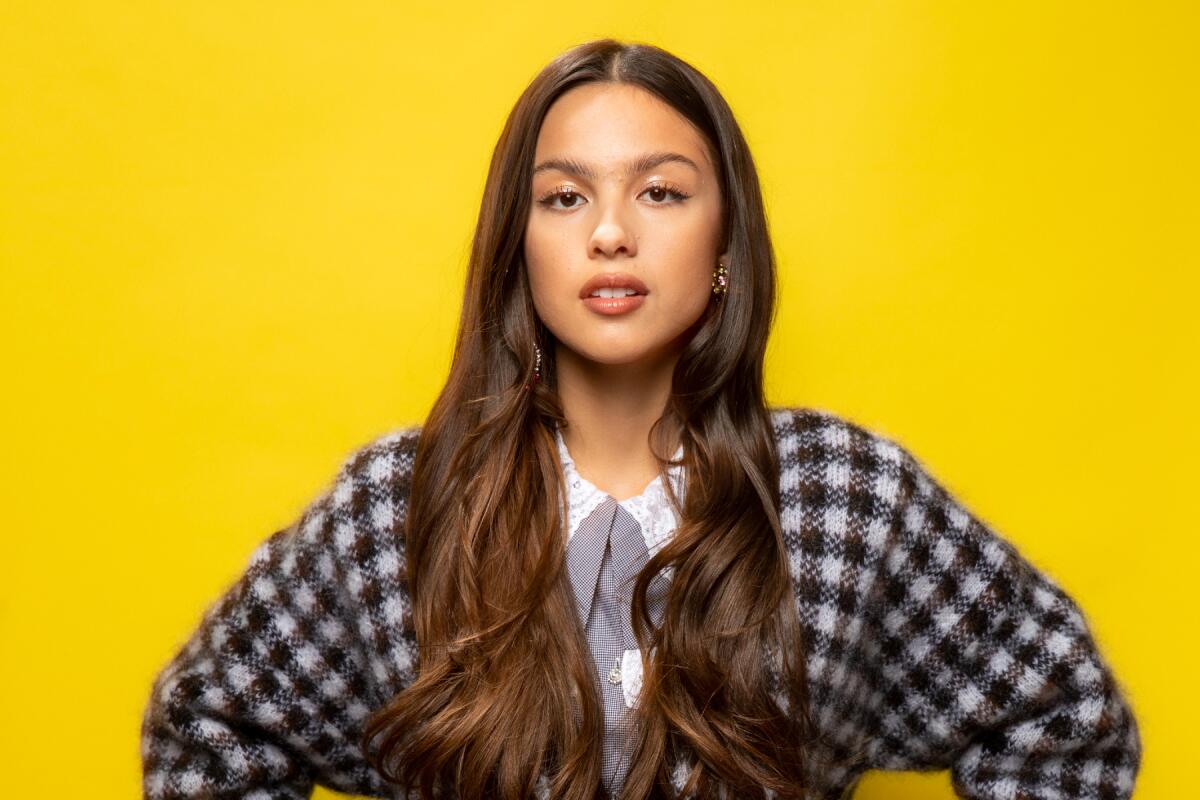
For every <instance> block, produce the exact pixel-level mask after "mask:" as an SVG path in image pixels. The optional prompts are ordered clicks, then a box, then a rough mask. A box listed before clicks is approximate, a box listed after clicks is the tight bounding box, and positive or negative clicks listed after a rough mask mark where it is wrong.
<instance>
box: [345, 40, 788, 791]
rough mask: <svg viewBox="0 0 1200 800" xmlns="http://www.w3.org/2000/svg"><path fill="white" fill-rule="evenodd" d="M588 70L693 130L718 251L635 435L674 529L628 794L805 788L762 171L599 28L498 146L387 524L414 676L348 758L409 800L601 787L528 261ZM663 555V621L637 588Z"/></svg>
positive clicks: (650, 54) (542, 77)
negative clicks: (546, 148) (412, 642)
mask: <svg viewBox="0 0 1200 800" xmlns="http://www.w3.org/2000/svg"><path fill="white" fill-rule="evenodd" d="M595 82H617V83H624V84H629V85H633V86H637V87H640V88H642V89H645V90H647V91H649V92H650V93H652V94H653V95H655V96H656V97H658V98H660V99H661V100H663V101H664V102H666V103H667V104H669V105H670V106H671V107H673V108H674V109H675V110H676V111H678V112H679V113H680V114H681V115H682V116H684V117H685V118H686V119H687V120H688V121H690V122H691V124H693V125H694V126H696V128H697V129H698V130H699V131H700V132H701V133H702V134H703V136H704V139H705V141H706V143H707V145H708V147H709V150H710V154H711V155H712V158H713V161H714V163H715V164H716V165H717V172H718V179H719V183H720V188H721V197H722V211H721V219H722V232H721V235H722V238H723V240H724V241H723V244H724V245H725V247H723V248H722V249H724V250H725V251H726V252H727V253H728V256H729V264H728V270H729V288H728V291H727V293H726V296H725V298H724V299H723V300H721V301H720V302H715V301H714V302H712V303H710V305H709V308H708V310H707V311H706V313H705V314H704V315H703V317H702V318H701V319H700V320H698V321H697V324H696V325H695V326H694V329H693V330H694V333H693V335H692V336H691V338H690V340H689V341H688V343H687V345H686V346H685V348H684V350H683V352H682V354H681V356H680V358H679V360H678V362H677V364H676V367H675V372H674V375H673V379H672V380H673V382H672V391H671V396H670V400H669V402H668V405H667V408H666V409H665V411H664V413H663V415H662V416H661V417H660V418H659V420H658V421H657V422H656V423H655V424H654V426H653V427H652V429H651V432H650V446H651V448H652V450H653V451H654V453H655V454H656V455H657V456H658V459H659V465H660V472H661V474H662V476H663V485H664V486H665V487H666V489H667V492H668V495H669V496H670V500H671V502H672V503H673V504H674V506H675V510H676V512H677V513H678V514H679V516H680V520H681V522H680V524H679V526H678V528H677V529H676V531H675V534H674V536H673V537H672V539H671V541H670V542H669V543H668V544H667V545H666V546H664V547H663V548H662V549H661V550H660V551H659V552H657V553H656V554H655V555H654V556H653V557H652V558H650V560H649V562H648V563H647V564H646V566H645V567H644V568H643V570H642V572H641V574H640V575H639V576H638V580H637V582H636V584H635V587H634V595H633V617H634V618H633V626H634V632H635V634H636V636H637V640H638V643H639V646H640V647H641V652H642V654H643V655H642V657H643V661H644V676H643V684H642V688H641V691H640V693H639V697H638V703H637V706H636V708H635V709H634V720H635V724H634V728H633V730H634V739H633V740H632V741H631V742H630V743H629V746H630V747H631V748H632V761H631V766H630V770H629V773H628V775H627V777H626V780H625V784H624V787H623V789H622V794H621V796H622V797H623V798H647V797H673V796H677V793H676V792H675V790H674V788H673V781H672V777H673V775H674V772H675V769H676V767H677V766H679V765H681V764H682V765H690V766H691V767H692V770H691V773H690V778H689V780H688V782H687V785H686V786H684V789H683V791H682V793H679V795H678V796H683V797H703V798H708V797H720V796H725V797H765V796H767V795H766V793H767V790H770V792H771V793H773V794H774V795H775V796H776V797H779V798H789V797H791V798H800V797H803V795H804V788H805V785H804V774H805V772H804V754H805V745H806V742H807V741H808V737H809V736H810V732H811V730H812V727H811V722H810V719H809V709H808V697H807V694H806V691H805V687H806V684H807V681H806V678H805V675H804V656H803V647H804V643H803V641H802V638H801V628H800V625H799V620H798V619H797V614H796V603H795V598H794V594H793V589H792V582H791V577H790V573H789V569H788V561H787V556H786V551H785V549H784V544H783V538H782V532H781V529H780V522H779V516H778V509H779V496H778V494H779V475H778V470H779V467H778V457H777V454H776V452H775V438H774V435H773V431H772V428H771V421H770V415H769V411H768V409H767V406H766V402H765V398H764V394H763V357H764V353H765V350H766V344H767V337H768V333H769V331H770V326H771V322H772V319H773V314H774V301H775V262H774V254H773V251H772V246H771V241H770V237H769V235H768V230H767V223H766V217H765V214H764V210H763V203H762V196H761V192H760V189H759V183H758V177H757V174H756V171H755V168H754V162H753V160H752V158H751V156H750V152H749V150H748V148H747V146H746V142H745V139H744V138H743V136H742V133H741V130H740V129H739V127H738V125H737V123H736V121H735V119H734V117H733V113H732V112H731V111H730V108H729V106H728V104H727V103H726V102H725V100H724V99H723V98H722V97H721V95H720V93H719V92H718V91H717V89H716V87H715V86H713V84H712V83H711V82H710V81H709V80H708V79H707V78H705V77H704V76H703V75H702V74H701V73H700V72H698V71H697V70H696V69H695V68H693V67H692V66H690V65H689V64H687V63H686V62H684V61H682V60H680V59H679V58H677V57H675V56H673V55H671V54H670V53H667V52H665V51H663V50H661V49H659V48H657V47H653V46H649V45H645V44H624V43H621V42H617V41H614V40H611V39H604V40H598V41H593V42H588V43H586V44H583V45H580V46H578V47H575V48H573V49H571V50H569V51H567V52H566V53H564V54H562V55H561V56H559V57H558V58H556V59H555V60H554V61H552V62H551V63H550V64H549V65H547V66H546V67H545V68H544V69H543V70H542V71H541V72H540V73H539V74H538V75H537V77H536V78H535V79H534V80H533V82H532V83H531V84H530V85H529V86H528V88H526V90H525V91H524V93H523V94H522V95H521V97H520V99H519V100H518V101H517V103H516V106H515V107H514V108H513V110H512V112H511V113H510V115H509V117H508V120H507V122H506V124H505V127H504V130H503V133H502V134H501V136H500V139H499V142H498V143H497V145H496V149H495V152H494V153H493V156H492V161H491V166H490V169H489V172H488V177H487V183H486V186H485V189H484V194H483V200H482V204H481V207H480V211H479V219H478V223H477V225H476V229H475V234H474V240H473V245H472V250H471V258H470V263H469V265H468V269H467V278H466V289H465V296H464V299H463V307H462V315H461V319H460V322H459V329H458V338H457V342H456V345H455V350H454V356H453V362H452V365H451V367H450V374H449V377H448V379H447V381H446V385H445V387H444V388H443V389H442V392H441V394H440V395H439V397H438V399H437V402H436V403H435V404H434V407H433V409H432V411H431V412H430V414H429V416H428V418H427V420H426V421H425V424H424V426H423V428H422V431H421V435H420V441H419V444H418V448H417V453H416V461H415V464H414V467H413V483H412V487H411V493H410V497H409V502H408V513H407V515H406V517H405V519H404V522H403V524H402V525H401V526H399V527H398V529H397V531H396V535H397V536H398V537H402V538H403V540H404V543H405V548H406V551H405V552H406V558H407V569H408V583H409V587H408V588H409V592H410V595H411V598H412V620H411V623H412V625H413V627H414V630H415V634H416V638H417V642H418V644H419V649H420V658H419V671H418V675H417V678H416V680H415V681H414V682H413V683H412V684H411V685H410V686H409V687H407V688H406V689H404V690H403V691H401V692H400V693H399V694H397V695H396V696H395V697H393V698H391V700H390V701H389V702H387V703H386V705H385V706H384V707H382V708H380V709H379V710H378V711H377V712H376V713H375V714H373V715H372V717H371V718H370V719H369V721H368V724H367V726H366V729H365V731H364V736H363V749H364V752H365V753H367V754H368V758H369V759H371V761H372V763H373V764H374V765H375V767H376V768H377V769H378V770H379V771H380V773H381V774H383V775H384V776H385V777H386V778H387V779H388V780H391V781H393V782H395V783H397V784H399V785H402V786H404V787H406V788H408V789H409V790H412V789H416V790H417V791H419V793H420V794H421V795H422V796H423V797H434V796H444V795H445V794H447V793H448V794H450V795H451V796H458V797H462V798H468V799H469V800H478V799H481V798H501V800H517V798H522V799H523V798H527V797H530V796H531V795H533V794H534V792H535V783H536V781H537V778H538V776H539V775H540V774H542V773H545V775H546V776H547V777H548V778H549V781H550V785H549V789H550V795H551V796H552V797H555V798H569V799H570V800H592V798H595V797H598V796H601V795H602V793H603V792H602V787H601V780H600V777H601V776H600V759H601V742H602V737H603V736H604V725H603V718H602V714H603V710H602V709H603V705H602V703H601V701H600V695H599V691H600V689H599V683H598V680H599V679H598V676H597V675H596V669H595V664H594V662H593V660H592V658H591V655H590V653H589V651H588V644H587V639H586V636H585V633H584V630H583V628H582V627H581V626H580V623H579V619H578V616H577V612H576V609H575V606H574V597H573V594H572V592H571V586H570V577H569V575H568V574H567V570H566V568H565V557H564V553H565V552H566V542H567V531H566V519H567V491H566V486H565V481H564V478H563V473H562V467H561V464H560V461H559V456H558V450H557V446H556V442H555V439H554V426H555V425H556V424H564V425H565V424H566V420H565V417H564V415H563V412H562V407H561V404H560V402H559V398H558V395H557V391H556V380H555V367H554V348H553V346H552V344H553V338H552V336H551V334H550V332H549V331H548V330H547V329H546V328H545V327H544V326H543V325H542V324H541V322H540V321H539V319H538V317H537V315H536V313H535V311H534V307H533V300H532V297H531V294H530V289H529V279H528V275H527V273H526V269H525V264H524V260H523V255H522V254H523V242H522V236H523V233H524V230H525V223H526V220H527V215H528V214H529V209H530V204H531V198H530V194H531V183H532V173H533V157H534V151H535V147H536V143H537V137H538V132H539V130H540V128H541V124H542V121H543V120H544V118H545V115H546V112H547V111H548V109H549V108H550V106H551V104H553V103H554V101H555V100H556V99H557V98H558V97H560V96H561V95H562V94H563V93H564V92H566V91H568V90H570V89H572V88H574V87H576V86H579V85H582V84H586V83H595ZM535 344H537V345H540V346H541V349H542V352H543V354H544V358H543V365H542V380H541V381H538V382H534V381H533V367H534V347H535ZM675 440H678V441H680V442H681V443H682V444H683V446H684V455H683V464H684V466H685V474H686V480H687V484H686V491H685V492H684V493H683V497H684V498H685V502H684V503H683V504H682V506H681V503H680V498H679V497H677V496H676V495H675V494H674V492H673V491H672V485H671V482H670V481H669V480H667V472H666V470H667V468H668V466H669V465H670V462H669V461H668V460H667V459H668V457H669V456H668V455H666V454H667V453H669V452H670V451H669V450H668V447H669V446H670V443H671V442H672V441H675ZM667 568H670V569H671V570H672V578H671V583H670V589H669V594H668V596H667V601H666V608H665V612H664V614H663V618H662V621H661V625H660V626H659V627H655V626H654V624H653V622H652V620H651V619H650V616H649V613H648V606H647V602H646V591H647V588H648V586H649V584H650V580H651V578H652V577H653V576H654V575H656V574H657V573H658V572H660V571H661V570H663V569H667ZM772 675H779V676H780V680H779V682H778V683H776V682H775V681H773V680H772V679H771V676H772Z"/></svg>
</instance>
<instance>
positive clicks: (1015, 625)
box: [141, 408, 1142, 800]
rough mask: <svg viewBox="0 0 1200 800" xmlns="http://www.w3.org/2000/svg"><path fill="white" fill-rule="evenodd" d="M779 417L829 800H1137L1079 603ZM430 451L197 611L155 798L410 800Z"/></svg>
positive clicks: (1133, 770)
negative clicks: (414, 617)
mask: <svg viewBox="0 0 1200 800" xmlns="http://www.w3.org/2000/svg"><path fill="white" fill-rule="evenodd" d="M772 417H773V422H774V426H775V434H776V440H777V443H778V450H779V454H780V460H781V463H780V467H781V474H780V493H781V509H780V511H781V522H782V524H783V528H784V534H785V544H786V545H787V548H788V551H789V553H790V558H791V561H790V566H791V572H792V576H793V587H794V589H795V594H796V603H797V609H798V611H799V614H800V618H801V622H802V625H803V629H804V632H805V634H806V636H807V640H808V643H807V647H806V651H805V658H806V666H807V669H808V680H809V691H810V700H811V703H812V706H813V711H814V716H815V718H816V722H817V724H818V728H819V734H820V738H819V739H818V741H816V742H814V744H813V747H812V748H811V751H810V773H811V774H810V779H811V782H812V787H813V788H812V791H811V796H812V797H813V798H814V800H816V799H817V798H820V799H821V800H830V799H832V798H843V797H846V796H848V795H849V793H850V791H851V790H852V788H853V786H854V784H855V783H856V782H857V780H858V778H859V777H860V776H861V775H862V773H863V772H865V771H866V770H869V769H883V770H936V769H949V770H950V775H951V779H952V781H953V785H954V787H955V790H956V791H957V792H958V793H959V794H960V795H961V796H963V797H968V798H981V799H982V798H987V799H989V800H992V799H994V800H1000V798H1012V799H1014V800H1032V799H1033V798H1038V799H1039V800H1040V799H1041V798H1064V799H1068V798H1095V799H1097V800H1099V799H1101V798H1103V799H1105V800H1107V799H1108V798H1128V797H1129V796H1130V795H1131V793H1132V789H1133V784H1134V778H1135V776H1136V774H1137V771H1138V768H1139V765H1140V762H1141V752H1142V751H1141V740H1140V737H1139V731H1138V726H1137V723H1136V720H1135V718H1134V715H1133V713H1132V710H1131V708H1130V705H1129V703H1128V702H1127V700H1126V696H1125V693H1124V692H1123V691H1122V689H1121V686H1120V684H1119V683H1118V681H1117V680H1116V678H1115V677H1114V675H1113V673H1112V671H1111V669H1110V668H1109V666H1108V664H1107V663H1106V662H1105V660H1104V658H1103V656H1102V655H1101V653H1100V652H1099V650H1098V648H1097V646H1096V643H1095V641H1094V639H1093V638H1092V635H1091V633H1090V631H1089V628H1088V625H1087V622H1086V620H1085V617H1084V615H1083V613H1082V612H1081V610H1080V609H1079V607H1078V606H1077V605H1076V604H1075V603H1074V602H1073V601H1072V599H1071V598H1070V597H1069V596H1068V595H1067V594H1066V593H1065V592H1064V591H1063V590H1062V589H1061V588H1059V586H1058V585H1057V584H1056V583H1055V582H1054V581H1053V580H1052V579H1051V578H1049V577H1048V576H1047V575H1046V574H1044V573H1043V572H1041V571H1039V570H1038V569H1036V568H1035V567H1034V566H1033V565H1032V564H1030V563H1029V562H1028V561H1027V560H1025V559H1024V558H1023V557H1022V556H1021V554H1020V553H1019V552H1018V551H1017V549H1016V548H1015V547H1014V546H1013V545H1012V544H1011V543H1009V542H1008V541H1006V540H1005V539H1003V538H1002V537H1001V536H999V535H998V534H997V533H996V532H994V531H993V530H991V529H990V528H989V527H988V526H987V525H986V524H985V523H984V522H983V521H981V520H980V519H979V518H977V517H976V516H974V515H973V514H972V513H971V512H970V511H969V510H967V509H966V508H964V507H963V506H962V505H961V504H960V503H959V502H958V501H957V500H956V499H955V498H954V497H953V496H952V495H951V494H950V493H949V492H948V491H947V490H946V489H945V488H944V487H943V486H942V485H941V484H940V483H939V482H938V481H937V480H936V479H935V478H934V477H933V476H932V475H931V474H930V473H929V472H928V471H926V469H925V468H924V467H923V466H922V465H921V464H920V463H919V462H918V461H917V459H916V458H915V457H914V456H913V455H912V454H910V453H909V452H908V451H907V450H905V449H904V448H903V447H902V446H900V445H899V444H897V443H896V442H894V441H892V440H889V439H887V438H885V437H883V436H881V435H878V434H875V433H873V432H871V431H869V430H867V429H865V428H862V427H860V426H858V425H856V424H855V423H853V422H850V421H849V420H846V419H844V418H842V417H840V416H837V415H835V414H833V413H831V412H827V411H821V410H816V409H810V408H776V409H773V411H772ZM418 434H419V428H409V429H405V430H399V431H393V432H390V433H388V434H385V435H383V436H380V437H378V438H376V439H375V440H373V441H371V442H369V443H367V444H365V445H364V446H362V447H360V448H358V449H357V450H356V451H355V452H354V453H353V454H351V456H350V457H349V458H348V459H347V460H346V461H345V463H344V464H343V466H342V468H341V469H340V470H339V472H338V474H337V476H336V477H335V479H334V480H333V482H332V484H331V485H330V486H329V487H328V489H327V490H326V491H325V492H323V493H322V494H321V495H320V496H319V497H317V498H316V499H315V500H313V501H312V502H311V503H310V504H309V505H308V506H307V507H306V508H305V509H304V511H303V512H302V513H301V514H300V515H299V517H298V518H297V519H296V521H295V522H294V523H293V524H292V525H290V526H288V527H287V528H284V529H282V530H279V531H276V532H275V533H274V534H272V535H271V536H270V537H268V538H267V539H266V540H265V541H264V542H263V544H262V545H261V546H260V547H259V548H258V549H257V550H256V552H255V554H254V555H253V557H252V558H251V559H250V562H249V564H248V565H247V568H246V570H245V572H244V574H243V575H241V576H240V577H239V579H238V580H237V581H236V582H235V583H234V584H233V585H232V586H230V587H228V588H227V589H226V591H225V592H224V594H223V595H222V596H221V597H220V598H219V599H218V600H217V601H215V602H214V603H213V604H212V605H211V606H210V607H209V608H208V609H207V610H206V611H205V612H204V614H203V616H202V618H201V619H200V621H199V625H198V626H197V628H196V630H195V631H194V632H193V633H192V634H191V636H190V637H189V638H188V640H187V641H186V642H185V643H183V644H182V646H181V647H180V648H179V650H178V651H177V652H176V653H175V655H174V656H173V658H172V659H171V660H170V662H169V663H168V664H166V665H165V666H164V668H163V669H162V670H161V672H160V673H159V674H158V676H157V677H156V679H155V681H154V683H153V687H152V689H151V691H150V695H149V699H148V703H147V706H146V709H145V713H144V716H143V720H142V727H141V756H142V764H143V789H144V795H145V796H146V797H147V798H153V799H154V800H157V798H188V797H191V798H200V797H203V798H235V797H236V798H254V799H255V800H265V798H306V797H309V796H310V793H311V791H312V789H313V786H314V785H315V784H320V785H322V786H326V787H329V788H331V789H334V790H337V791H341V792H346V793H350V794H358V795H364V796H372V797H400V796H402V795H400V794H399V793H398V792H397V791H396V789H395V787H393V786H390V785H388V784H387V783H386V782H384V781H383V780H382V779H381V777H380V776H379V775H378V774H377V773H376V772H375V770H374V769H373V768H372V767H371V766H370V765H369V763H368V762H367V761H366V759H364V758H363V755H362V753H361V752H360V750H359V739H360V733H361V730H362V725H363V722H364V720H365V719H366V717H367V715H368V714H369V713H370V711H371V710H373V709H375V708H378V707H380V706H381V705H383V704H384V703H385V702H386V700H387V699H388V698H390V697H391V696H392V695H394V694H395V693H396V692H398V691H400V690H401V689H403V688H404V687H405V686H407V685H408V684H409V683H410V682H411V681H412V680H413V679H414V677H415V669H416V666H417V665H416V654H417V648H416V642H415V640H414V637H413V632H412V624H411V607H410V604H409V600H408V593H407V585H406V580H405V577H404V569H403V564H404V543H403V541H402V540H400V539H398V538H397V537H396V536H395V534H394V530H395V527H396V525H397V524H398V523H399V522H402V520H403V515H404V514H405V509H406V504H407V498H408V492H409V489H410V486H411V472H412V460H413V453H414V449H415V446H416V441H417V436H418ZM686 768H687V767H686V765H677V769H676V770H675V771H674V773H673V774H674V775H675V776H676V780H677V786H679V785H681V783H680V782H681V781H682V780H683V778H684V776H685V773H686ZM540 785H541V786H543V787H544V786H545V783H544V782H543V783H541V784H540Z"/></svg>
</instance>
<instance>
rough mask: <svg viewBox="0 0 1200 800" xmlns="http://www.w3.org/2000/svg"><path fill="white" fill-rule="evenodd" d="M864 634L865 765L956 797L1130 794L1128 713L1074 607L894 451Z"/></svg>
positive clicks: (1132, 768)
mask: <svg viewBox="0 0 1200 800" xmlns="http://www.w3.org/2000/svg"><path fill="white" fill-rule="evenodd" d="M899 454H900V459H899V472H898V480H897V481H896V484H895V489H896V504H895V506H894V512H895V513H894V515H893V517H892V521H891V527H890V531H889V533H888V544H887V548H886V551H885V553H884V556H883V560H882V563H881V565H880V586H881V589H882V592H881V593H880V594H881V596H880V597H879V598H878V600H879V602H878V603H877V604H873V606H872V609H873V610H872V611H871V613H870V617H869V619H870V621H869V623H868V624H869V625H870V627H871V628H872V630H873V633H874V638H875V639H876V641H877V642H878V645H879V652H878V654H877V656H878V665H879V667H880V671H879V673H878V677H879V678H880V683H879V685H880V686H882V687H883V688H884V692H885V697H884V702H883V704H882V707H881V708H882V710H881V717H880V736H879V739H878V741H877V742H876V744H877V745H878V748H877V749H875V752H874V758H873V759H872V761H873V762H874V763H872V764H871V766H873V767H876V768H880V769H906V770H912V769H917V770H925V769H938V768H949V769H950V771H951V779H952V782H953V785H954V789H955V791H956V792H957V793H958V794H959V795H960V796H961V797H964V798H973V799H977V800H985V799H987V800H990V799H992V798H996V799H997V800H998V799H999V798H1002V797H1003V798H1029V799H1030V800H1032V798H1043V797H1055V798H1096V799H1097V800H1098V799H1099V798H1128V797H1129V796H1130V794H1131V793H1132V790H1133V783H1134V778H1135V776H1136V774H1137V770H1138V767H1139V763H1140V759H1141V742H1140V739H1139V734H1138V728H1137V724H1136V721H1135V719H1134V716H1133V714H1132V711H1131V709H1130V707H1129V705H1128V704H1127V702H1126V700H1125V698H1124V697H1123V695H1122V693H1121V690H1120V688H1119V686H1118V685H1117V682H1116V680H1115V678H1114V676H1113V674H1112V672H1111V670H1110V668H1109V667H1108V665H1107V664H1106V663H1105V661H1104V659H1103V657H1102V656H1101V654H1100V652H1099V651H1098V648H1097V646H1096V643H1095V641H1094V640H1093V638H1092V636H1091V633H1090V631H1089V628H1088V625H1087V623H1086V621H1085V619H1084V616H1083V614H1082V612H1081V611H1080V609H1079V607H1078V606H1077V605H1076V603H1075V602H1074V601H1073V600H1072V599H1071V598H1070V597H1069V596H1068V595H1067V594H1066V593H1065V592H1063V590H1062V589H1060V588H1059V587H1058V586H1057V585H1056V584H1055V583H1054V582H1053V581H1052V580H1051V579H1050V578H1049V577H1048V576H1046V575H1044V574H1043V573H1041V572H1039V571H1038V570H1037V569H1036V568H1034V567H1033V566H1032V565H1031V564H1030V563H1029V562H1028V561H1026V560H1025V559H1024V558H1023V557H1022V556H1021V554H1020V553H1019V552H1018V551H1017V549H1016V548H1015V547H1014V546H1013V545H1012V544H1011V543H1009V542H1007V541H1005V540H1004V539H1003V538H1001V537H1000V536H998V535H997V534H996V533H995V532H994V531H992V530H991V529H989V528H988V527H987V526H986V525H985V524H984V523H983V522H981V521H980V520H979V519H978V518H976V517H975V516H974V515H972V514H971V513H970V512H969V511H968V510H967V509H965V508H964V507H963V506H962V505H961V504H960V503H959V502H958V501H957V500H956V499H955V498H954V497H953V496H952V495H951V494H950V493H949V492H948V491H947V490H946V489H945V488H944V487H943V486H941V485H939V484H938V482H937V481H936V480H934V479H933V478H932V477H931V476H930V475H929V474H928V473H927V472H926V471H925V470H924V469H923V468H922V466H921V465H920V464H919V463H918V462H917V460H916V459H915V458H913V457H912V456H911V454H909V453H907V452H905V451H903V450H900V451H899Z"/></svg>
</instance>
